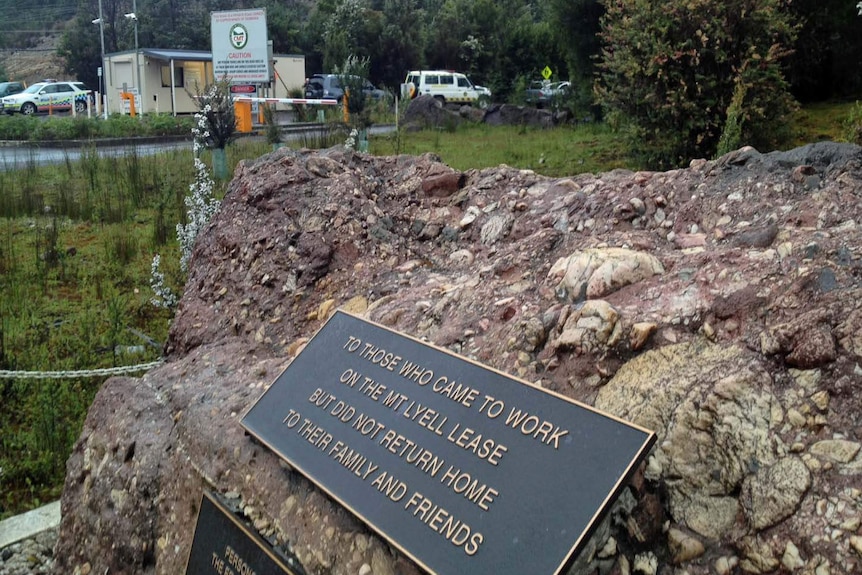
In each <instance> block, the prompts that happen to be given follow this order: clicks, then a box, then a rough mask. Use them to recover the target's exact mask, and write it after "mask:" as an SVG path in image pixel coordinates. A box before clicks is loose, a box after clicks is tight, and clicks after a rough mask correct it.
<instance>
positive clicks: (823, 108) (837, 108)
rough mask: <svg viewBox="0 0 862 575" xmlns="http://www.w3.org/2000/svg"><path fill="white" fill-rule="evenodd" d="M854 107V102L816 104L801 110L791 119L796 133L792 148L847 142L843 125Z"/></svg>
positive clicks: (845, 128)
mask: <svg viewBox="0 0 862 575" xmlns="http://www.w3.org/2000/svg"><path fill="white" fill-rule="evenodd" d="M856 106H857V103H856V102H855V101H849V102H818V103H815V104H810V105H808V106H805V107H804V108H801V109H800V110H799V111H798V112H797V113H796V114H795V115H794V118H793V123H794V125H795V133H796V138H795V139H794V142H793V147H796V146H802V145H804V144H810V143H813V142H821V141H833V142H845V141H847V136H848V133H847V132H848V130H847V127H846V125H845V123H846V122H847V121H848V119H849V118H850V117H851V115H852V114H853V113H854V110H855V109H856Z"/></svg>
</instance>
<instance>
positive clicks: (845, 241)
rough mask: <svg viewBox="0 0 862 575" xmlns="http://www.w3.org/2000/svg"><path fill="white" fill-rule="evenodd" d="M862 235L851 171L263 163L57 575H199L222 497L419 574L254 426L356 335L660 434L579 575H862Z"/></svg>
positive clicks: (207, 263) (132, 409)
mask: <svg viewBox="0 0 862 575" xmlns="http://www.w3.org/2000/svg"><path fill="white" fill-rule="evenodd" d="M860 225H862V148H859V147H856V146H851V145H840V144H833V143H819V144H814V145H810V146H806V147H803V148H799V149H796V150H792V151H789V152H783V153H770V154H760V153H758V152H757V151H755V150H753V149H742V150H739V151H737V152H734V153H731V154H729V155H727V156H724V157H722V158H720V159H718V160H716V161H706V160H698V161H694V162H692V164H691V166H690V167H689V168H686V169H680V170H674V171H669V172H637V173H633V172H629V171H621V170H618V171H613V172H610V173H605V174H600V175H590V174H581V175H577V176H572V177H564V178H548V177H543V176H540V175H538V174H536V173H534V172H531V171H525V170H517V169H513V168H510V167H506V166H500V167H497V168H492V169H483V170H469V171H467V172H457V171H455V170H452V169H451V168H449V167H447V166H446V165H444V164H442V163H441V162H440V161H439V160H438V159H437V158H435V157H433V156H431V155H425V156H421V157H408V156H398V157H381V158H378V157H372V156H369V155H365V154H358V153H355V152H352V151H349V150H344V149H338V148H333V149H330V150H325V151H320V152H313V151H306V150H303V151H298V152H297V151H290V150H287V149H284V148H282V149H280V150H278V151H275V152H273V153H271V154H268V155H266V156H263V157H261V158H259V159H257V160H255V161H247V162H244V163H242V164H241V165H240V166H239V167H238V168H237V170H236V173H235V175H234V179H233V181H232V182H231V184H230V189H229V192H228V194H227V196H226V197H225V199H224V202H223V204H222V207H221V210H220V212H219V213H218V214H217V215H216V217H215V218H214V220H213V222H212V223H211V225H210V226H209V227H208V228H207V229H206V230H205V231H204V232H203V234H202V235H201V236H200V237H199V239H198V243H197V245H196V248H195V251H194V255H193V259H192V265H191V271H190V276H189V278H188V282H187V285H186V289H185V293H184V295H183V298H182V300H181V302H180V304H179V308H178V311H177V315H176V318H175V320H174V323H173V325H172V329H171V335H170V341H169V342H168V344H167V346H166V354H167V361H166V363H165V364H164V365H163V366H161V367H159V368H157V369H154V370H152V371H150V372H149V373H147V374H146V375H144V376H143V377H141V378H114V379H111V380H110V381H108V382H107V383H106V384H105V385H104V387H103V388H102V389H101V391H100V392H99V394H98V396H97V397H96V400H95V402H94V403H93V406H92V408H91V409H90V412H89V414H88V417H87V421H86V424H85V429H84V431H83V433H82V435H81V437H80V439H79V441H78V442H77V444H76V447H75V450H74V452H73V454H72V456H71V457H70V459H69V462H68V467H67V477H66V485H65V489H64V493H63V503H62V512H63V520H62V524H61V533H60V540H59V542H58V545H57V548H56V553H55V556H56V563H55V572H56V573H80V574H86V573H106V572H107V573H129V574H131V573H148V574H149V573H159V574H170V575H174V574H176V573H181V572H183V571H184V568H185V562H186V559H187V556H188V552H189V548H190V544H191V541H192V538H193V533H194V530H195V521H196V514H197V506H198V502H199V500H200V494H201V491H202V490H204V489H207V490H212V491H216V492H219V493H221V494H224V495H225V496H226V497H228V498H230V499H232V500H234V501H236V502H237V506H238V507H239V508H240V509H242V510H243V513H244V515H245V516H246V517H247V518H248V520H249V521H250V522H252V523H253V525H254V527H255V529H257V530H258V532H260V533H261V534H263V535H264V536H266V537H268V538H269V539H270V540H271V541H273V542H274V543H275V544H276V545H278V546H280V547H282V548H284V549H286V550H287V551H289V552H290V553H292V554H293V556H294V557H295V560H296V562H297V564H298V565H301V568H302V569H303V570H304V571H305V572H306V573H309V574H333V575H341V574H344V575H347V574H351V575H355V574H356V573H359V574H360V575H369V574H374V575H391V574H396V573H398V574H414V573H418V572H419V571H418V568H417V567H416V566H415V565H414V564H412V563H411V562H410V561H409V559H407V558H405V557H403V556H401V555H400V554H399V553H398V552H397V550H395V549H393V548H392V547H390V546H389V545H388V544H387V543H386V542H385V540H383V539H382V538H380V537H378V536H377V535H375V534H374V533H373V532H371V531H370V530H369V529H368V528H366V527H365V526H364V525H363V524H362V523H361V522H360V521H359V520H357V519H356V518H354V517H353V516H352V515H351V514H350V513H348V512H347V511H345V510H344V509H342V508H341V507H340V506H339V505H337V504H336V503H335V502H334V501H332V500H331V499H329V498H328V497H327V496H326V495H325V494H324V493H323V492H321V491H320V490H319V489H317V488H316V487H315V486H314V485H313V484H311V483H310V482H309V481H307V480H305V479H304V478H303V477H302V476H301V475H300V474H299V473H297V472H295V471H294V470H292V469H291V468H290V467H289V466H288V465H286V464H284V463H282V462H281V461H280V460H279V458H278V457H276V456H275V455H273V454H272V453H271V452H269V451H268V450H267V449H265V448H264V447H262V446H261V445H259V444H257V443H255V442H253V441H252V440H251V439H250V438H249V437H247V436H246V435H245V434H244V432H243V429H242V428H241V427H240V425H239V419H240V417H241V415H242V413H243V412H244V410H245V409H246V408H247V407H248V406H249V405H251V403H253V402H254V401H255V400H256V399H257V398H258V397H259V396H260V394H261V393H262V392H263V390H264V389H265V388H266V386H267V385H268V384H270V383H271V382H272V381H273V380H274V379H275V378H276V377H277V376H278V374H279V373H280V372H281V371H282V370H283V369H284V368H285V367H286V366H287V365H288V364H289V362H290V361H291V358H293V357H294V356H295V355H296V354H297V353H298V352H299V351H300V350H301V349H302V346H303V345H304V343H305V342H307V341H308V339H309V338H310V337H311V336H312V335H313V334H314V332H315V330H317V329H318V328H319V327H320V326H321V325H322V324H323V322H324V321H325V320H326V318H327V317H328V316H329V315H330V314H331V313H332V311H333V310H334V309H336V308H338V307H341V308H344V309H347V310H349V311H352V312H353V313H356V314H359V315H361V316H364V317H367V318H369V319H371V320H373V321H375V322H378V323H381V324H384V325H386V326H389V327H391V328H394V329H396V330H399V331H401V332H403V333H406V334H409V335H412V336H414V337H416V338H420V339H424V340H427V341H428V342H430V343H433V344H435V345H437V346H440V347H443V348H446V349H448V350H451V351H453V352H455V353H458V354H461V355H463V356H466V357H469V358H473V359H475V360H477V361H479V362H481V363H483V364H485V365H488V366H491V367H493V368H496V369H499V370H502V371H505V372H507V373H510V374H513V375H515V376H517V377H520V378H522V379H524V380H526V381H529V382H531V383H534V384H535V385H538V386H541V387H544V388H546V389H550V390H553V391H555V392H558V393H561V394H563V395H566V396H568V397H571V398H574V399H577V400H579V401H582V402H585V403H588V404H591V405H594V406H596V407H597V408H599V409H601V410H604V411H606V412H608V413H611V414H613V415H615V416H618V417H621V418H624V419H626V420H629V421H632V422H634V423H636V424H639V425H641V426H644V427H646V428H649V429H652V430H654V431H656V433H657V434H658V442H657V444H656V446H655V447H654V449H653V450H652V452H651V454H650V455H649V457H648V458H647V460H646V461H645V463H644V465H643V466H642V468H641V469H640V470H639V472H638V473H637V474H636V475H635V477H634V478H633V480H632V481H631V483H630V485H628V486H626V488H625V490H624V492H623V495H622V496H621V497H620V499H619V502H618V503H617V504H616V505H615V506H614V508H613V510H612V512H611V513H610V514H609V515H608V518H607V520H606V521H605V522H604V523H603V524H602V526H601V528H600V529H598V530H597V531H596V533H595V534H594V536H593V537H592V539H591V540H590V541H589V543H588V544H587V545H586V548H585V550H584V552H583V553H582V555H581V556H580V557H579V559H578V561H577V563H576V564H575V566H574V567H573V568H572V570H571V571H572V572H573V573H578V574H590V575H592V574H594V573H602V574H619V575H626V574H644V575H653V574H656V573H660V574H675V575H682V574H688V575H715V574H718V575H729V574H739V573H751V574H770V573H775V574H777V573H799V574H804V575H837V574H849V573H862V530H860V525H862V454H860V447H862V393H860V387H862V284H860V275H862V230H860ZM559 481H560V482H561V483H565V482H566V481H567V478H565V477H560V478H559ZM571 489H573V490H577V489H578V486H577V485H571Z"/></svg>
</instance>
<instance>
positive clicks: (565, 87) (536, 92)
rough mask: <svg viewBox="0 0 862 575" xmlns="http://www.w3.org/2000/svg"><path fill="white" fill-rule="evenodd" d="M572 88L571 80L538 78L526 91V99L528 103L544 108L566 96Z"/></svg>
mask: <svg viewBox="0 0 862 575" xmlns="http://www.w3.org/2000/svg"><path fill="white" fill-rule="evenodd" d="M570 88H571V83H570V82H550V81H548V80H536V81H534V82H531V83H530V87H529V88H527V90H526V91H525V93H524V96H525V98H524V99H525V101H526V102H527V104H531V105H535V106H536V107H537V108H544V107H546V106H551V105H552V104H553V103H554V102H555V101H557V100H559V99H560V98H561V97H563V96H565V95H566V94H567V93H568V92H569V89H570Z"/></svg>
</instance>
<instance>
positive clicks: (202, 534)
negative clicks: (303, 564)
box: [186, 492, 297, 575]
mask: <svg viewBox="0 0 862 575" xmlns="http://www.w3.org/2000/svg"><path fill="white" fill-rule="evenodd" d="M285 573H287V574H288V575H297V573H296V572H295V571H293V570H292V569H291V568H290V567H289V566H288V564H287V561H286V560H285V559H284V558H282V557H281V556H280V555H279V554H278V553H276V552H275V551H274V550H273V549H272V546H271V545H270V544H269V543H267V542H266V540H264V539H263V538H262V537H261V536H260V535H258V534H257V533H255V532H254V531H253V530H251V529H249V528H248V526H247V525H245V524H244V523H243V522H242V521H240V519H239V518H238V517H237V516H236V515H235V514H234V513H233V512H232V511H231V510H230V509H228V508H227V506H226V505H224V504H223V503H222V502H220V501H219V500H218V499H217V498H216V496H214V495H213V494H211V493H208V492H204V494H203V497H202V498H201V508H200V511H199V512H198V522H197V527H196V528H195V537H194V542H193V543H192V550H191V553H190V554H189V562H188V564H187V565H186V575H283V574H285Z"/></svg>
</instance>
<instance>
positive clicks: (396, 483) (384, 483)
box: [371, 471, 407, 502]
mask: <svg viewBox="0 0 862 575" xmlns="http://www.w3.org/2000/svg"><path fill="white" fill-rule="evenodd" d="M371 485H373V486H374V487H376V488H377V491H379V492H380V493H382V494H384V495H385V496H386V497H388V498H389V499H391V500H392V501H396V502H398V501H401V500H402V499H403V498H404V495H406V494H407V484H406V483H404V482H403V481H401V480H400V479H397V478H396V477H395V476H394V475H390V474H388V473H386V472H385V471H381V472H380V475H378V476H377V477H376V478H375V479H374V481H372V482H371Z"/></svg>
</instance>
